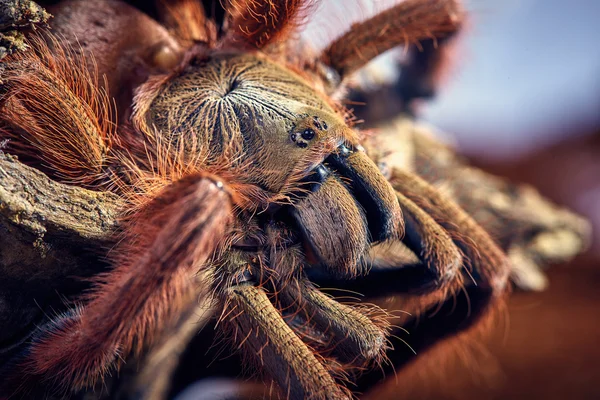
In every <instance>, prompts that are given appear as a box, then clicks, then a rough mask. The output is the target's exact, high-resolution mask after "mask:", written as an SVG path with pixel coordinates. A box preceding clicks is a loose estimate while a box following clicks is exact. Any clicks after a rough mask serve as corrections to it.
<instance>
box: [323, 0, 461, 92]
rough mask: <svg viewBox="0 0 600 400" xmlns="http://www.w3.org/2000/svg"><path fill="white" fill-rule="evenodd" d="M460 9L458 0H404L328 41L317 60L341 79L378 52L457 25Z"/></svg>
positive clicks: (442, 33) (440, 34) (435, 35)
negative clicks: (332, 40) (331, 69)
mask: <svg viewBox="0 0 600 400" xmlns="http://www.w3.org/2000/svg"><path fill="white" fill-rule="evenodd" d="M463 18H464V16H463V11H462V8H461V4H460V1H458V0H407V1H403V2H401V3H400V4H398V5H396V6H394V7H392V8H390V9H389V10H386V11H384V12H382V13H380V14H378V15H376V16H374V17H372V18H370V19H367V20H366V21H364V22H361V23H357V24H354V25H353V26H352V28H351V29H350V31H348V32H347V33H345V34H344V35H342V36H341V37H340V38H338V39H336V40H335V41H334V42H333V43H331V44H330V45H329V46H328V47H327V48H326V49H325V50H324V51H323V53H322V54H321V56H320V61H321V62H323V63H324V64H325V65H328V66H330V67H331V68H333V69H334V70H335V71H336V72H337V73H338V74H339V76H340V77H341V78H342V80H343V79H344V78H345V77H348V76H349V75H350V74H351V73H352V72H354V71H356V70H358V69H359V68H361V67H363V66H364V65H365V64H366V63H367V62H368V61H370V60H372V59H373V58H375V57H376V56H378V55H379V54H382V53H383V52H385V51H387V50H390V49H392V48H394V47H396V46H399V45H405V46H407V45H410V44H418V43H419V42H420V41H421V40H431V39H432V38H437V39H440V38H443V37H446V36H448V35H452V34H453V33H454V32H456V31H457V30H459V29H460V26H461V24H462V21H463Z"/></svg>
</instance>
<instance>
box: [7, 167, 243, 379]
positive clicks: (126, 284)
mask: <svg viewBox="0 0 600 400" xmlns="http://www.w3.org/2000/svg"><path fill="white" fill-rule="evenodd" d="M230 204H231V195H230V193H229V192H228V191H227V190H226V189H225V190H224V189H223V186H222V183H221V182H220V181H219V180H218V179H217V178H215V177H212V176H210V175H206V174H197V175H190V176H187V177H184V178H183V179H181V180H180V181H177V182H175V183H173V184H171V185H169V186H167V187H165V188H164V189H163V191H162V193H161V194H159V195H158V196H157V198H156V199H154V201H151V202H150V203H149V204H147V206H146V207H144V208H142V209H140V210H138V211H137V213H136V214H135V215H133V216H132V217H131V219H130V220H129V221H128V223H127V224H126V227H125V233H124V238H123V240H122V243H123V244H122V246H121V247H120V249H118V250H117V257H116V260H115V268H114V269H113V270H112V271H110V273H107V274H106V275H104V276H102V277H100V278H99V282H98V283H97V285H96V287H95V288H94V290H93V291H92V292H91V293H90V294H89V295H88V296H87V299H86V300H87V301H86V303H85V304H84V305H83V306H82V307H81V308H79V309H78V310H77V311H76V312H75V313H73V314H71V315H69V316H65V317H64V318H60V319H57V320H55V321H53V323H52V324H51V325H47V326H46V328H45V329H44V330H43V331H42V332H39V334H38V335H37V338H36V340H35V341H34V343H33V344H32V345H31V347H30V348H29V350H28V353H27V354H26V356H25V360H24V362H23V363H22V365H21V368H19V376H17V377H16V378H17V379H18V381H19V382H18V383H20V384H21V386H23V385H24V383H26V382H27V381H29V382H31V381H32V380H33V381H38V380H42V381H48V382H50V383H51V384H54V385H55V386H57V387H59V388H73V387H75V388H80V387H85V386H92V385H93V384H95V383H96V382H98V381H101V380H102V378H103V376H104V374H106V373H107V372H109V371H110V370H112V369H114V368H115V367H116V366H118V363H119V357H121V358H124V357H126V356H127V355H128V354H129V353H130V352H131V351H132V350H136V351H140V350H141V349H142V348H143V346H144V345H145V344H147V343H149V342H151V341H152V340H153V337H154V335H155V334H156V333H157V331H158V330H159V327H160V326H161V325H162V323H163V322H164V321H168V320H169V318H170V316H171V315H172V314H174V313H175V314H176V313H177V310H178V309H179V308H180V307H181V306H182V305H183V304H185V303H186V299H187V298H188V297H189V295H190V292H193V284H194V282H195V281H194V278H193V277H194V274H195V273H196V272H197V271H198V269H199V268H201V267H202V266H203V265H204V264H205V263H206V262H207V260H208V259H209V257H210V256H211V254H212V253H213V252H214V250H215V249H216V247H217V245H218V242H219V240H220V239H221V238H222V237H223V234H224V232H225V229H226V226H227V224H228V221H229V220H230V218H231V215H230V214H231V211H230V208H231V205H230ZM205 283H206V284H207V285H209V284H210V282H205Z"/></svg>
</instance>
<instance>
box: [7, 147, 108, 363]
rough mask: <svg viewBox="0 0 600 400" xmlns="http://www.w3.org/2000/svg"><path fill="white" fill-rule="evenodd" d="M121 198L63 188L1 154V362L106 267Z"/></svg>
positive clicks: (75, 188) (67, 187)
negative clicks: (43, 319) (42, 320)
mask: <svg viewBox="0 0 600 400" xmlns="http://www.w3.org/2000/svg"><path fill="white" fill-rule="evenodd" d="M119 207H120V202H119V199H118V198H117V197H116V196H115V195H113V194H110V193H100V192H93V191H89V190H86V189H81V188H77V187H72V186H67V185H63V184H60V183H57V182H54V181H52V180H50V179H49V178H48V177H46V176H45V175H44V174H43V173H41V172H39V171H37V170H35V169H33V168H30V167H27V166H25V165H24V164H22V163H20V162H19V161H18V160H17V158H16V157H14V156H11V155H8V154H4V153H2V152H0V277H1V279H0V326H2V329H1V330H0V355H1V354H2V352H3V350H2V349H3V348H4V349H6V348H8V347H12V346H10V344H11V342H12V341H15V344H16V343H17V342H19V341H20V340H21V339H23V337H24V336H26V333H27V332H28V331H29V330H31V329H32V328H33V327H34V326H33V324H35V323H36V322H37V321H38V320H39V319H40V318H41V317H42V316H43V313H44V312H55V311H59V310H60V309H62V308H64V298H63V296H69V295H71V294H74V293H77V292H79V291H80V290H81V289H82V288H84V287H85V286H87V284H86V283H85V282H84V281H83V280H82V279H81V278H82V277H88V276H90V275H93V274H96V273H97V272H99V271H102V270H103V269H104V268H105V262H104V261H103V257H104V256H103V253H104V252H105V251H106V248H108V247H109V246H110V245H111V244H112V240H113V239H112V238H113V233H114V232H115V230H116V229H117V212H118V210H119Z"/></svg>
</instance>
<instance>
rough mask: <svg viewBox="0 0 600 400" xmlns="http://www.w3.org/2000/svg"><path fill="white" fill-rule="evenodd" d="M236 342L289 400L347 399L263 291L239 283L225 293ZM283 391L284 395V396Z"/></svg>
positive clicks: (340, 387) (346, 394)
mask: <svg viewBox="0 0 600 400" xmlns="http://www.w3.org/2000/svg"><path fill="white" fill-rule="evenodd" d="M226 296H227V298H228V300H229V308H230V309H229V310H228V311H227V312H228V313H231V314H232V323H233V324H234V326H235V328H236V342H240V341H241V345H244V346H246V347H247V348H249V354H252V353H255V354H256V355H257V357H258V358H259V359H260V361H261V362H262V368H264V369H265V370H266V371H267V372H268V374H269V375H270V376H271V377H273V378H274V379H275V380H276V381H277V382H278V384H279V386H280V387H281V388H282V389H283V391H284V394H285V395H287V398H289V399H350V398H351V395H350V393H349V391H348V390H347V389H345V388H343V387H342V386H340V385H338V384H337V383H336V382H335V380H334V379H333V377H332V376H331V374H330V373H329V372H328V371H327V369H325V367H324V366H323V364H322V363H321V362H320V360H319V359H318V358H317V357H316V356H315V354H314V353H313V351H312V350H311V349H309V348H308V347H307V345H306V344H305V343H304V342H302V340H300V338H299V337H298V336H297V335H296V333H295V332H294V331H293V330H292V328H290V327H289V326H288V325H287V324H286V323H285V322H284V320H283V318H282V316H281V313H280V312H279V311H278V310H277V309H276V308H275V307H274V306H273V304H272V303H271V301H270V300H269V298H268V297H267V295H266V293H265V292H264V290H263V289H261V288H259V287H256V286H254V285H253V284H251V283H243V284H240V285H237V286H234V287H231V288H229V289H228V290H227V295H226ZM286 391H287V393H286Z"/></svg>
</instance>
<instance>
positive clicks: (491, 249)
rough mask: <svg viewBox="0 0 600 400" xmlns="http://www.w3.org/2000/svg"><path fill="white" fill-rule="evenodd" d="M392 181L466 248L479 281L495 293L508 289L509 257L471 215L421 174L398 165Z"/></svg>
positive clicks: (475, 281)
mask: <svg viewBox="0 0 600 400" xmlns="http://www.w3.org/2000/svg"><path fill="white" fill-rule="evenodd" d="M390 182H391V183H392V186H393V187H394V188H395V189H396V190H398V191H400V192H402V193H403V194H404V195H405V196H407V197H408V198H410V199H411V200H412V201H413V202H415V204H417V205H418V206H419V207H420V208H421V209H422V210H423V211H425V212H426V213H427V214H429V215H430V216H431V217H432V218H433V219H434V220H435V221H436V222H437V223H438V224H439V225H440V226H442V227H443V228H444V229H445V230H446V232H448V234H449V235H450V236H451V237H452V240H453V241H454V243H455V244H456V246H458V248H459V249H460V250H461V251H462V253H463V255H464V259H465V261H466V262H467V263H468V266H469V267H470V270H469V273H470V274H471V275H472V277H473V279H474V283H475V284H477V285H478V286H479V287H481V288H482V289H483V288H486V289H489V290H491V291H492V292H493V293H494V294H495V295H500V294H502V293H504V291H505V289H506V286H507V283H508V275H509V273H510V269H509V268H508V265H509V261H508V258H507V257H506V255H505V254H504V252H503V251H502V250H501V249H500V248H499V247H498V245H497V244H496V243H495V242H494V240H493V239H492V238H491V237H490V235H489V234H488V233H487V232H486V231H485V230H484V229H483V228H482V227H481V226H480V225H479V224H478V223H477V222H475V220H474V219H473V218H471V216H469V215H468V214H467V213H466V212H465V211H463V210H462V209H461V208H460V207H459V206H458V205H456V204H455V203H454V202H452V201H451V200H449V199H447V198H445V197H444V196H443V195H441V194H440V193H439V192H438V191H437V190H436V189H435V188H434V187H433V186H431V185H430V184H429V183H427V182H426V181H424V180H423V179H421V178H419V177H418V176H417V175H414V174H410V173H407V172H404V171H402V170H400V169H394V170H393V172H392V177H391V179H390Z"/></svg>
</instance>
